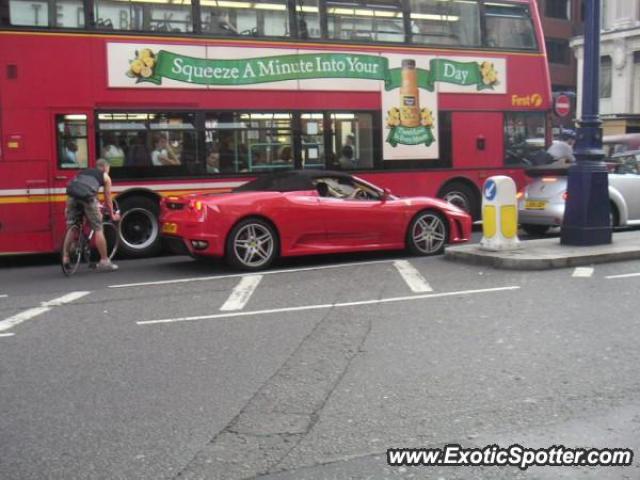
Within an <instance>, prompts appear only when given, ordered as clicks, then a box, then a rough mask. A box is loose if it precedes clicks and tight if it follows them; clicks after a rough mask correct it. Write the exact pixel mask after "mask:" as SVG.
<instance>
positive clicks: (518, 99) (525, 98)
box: [511, 93, 542, 107]
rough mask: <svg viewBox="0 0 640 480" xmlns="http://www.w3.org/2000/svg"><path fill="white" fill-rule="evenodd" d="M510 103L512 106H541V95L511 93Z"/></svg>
mask: <svg viewBox="0 0 640 480" xmlns="http://www.w3.org/2000/svg"><path fill="white" fill-rule="evenodd" d="M511 105H512V106H514V107H541V106H542V95H540V94H539V93H532V94H531V95H511Z"/></svg>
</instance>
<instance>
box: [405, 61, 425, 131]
mask: <svg viewBox="0 0 640 480" xmlns="http://www.w3.org/2000/svg"><path fill="white" fill-rule="evenodd" d="M400 125H402V126H403V127H418V126H420V92H419V90H418V71H417V70H416V61H415V60H411V59H408V60H402V84H401V86H400Z"/></svg>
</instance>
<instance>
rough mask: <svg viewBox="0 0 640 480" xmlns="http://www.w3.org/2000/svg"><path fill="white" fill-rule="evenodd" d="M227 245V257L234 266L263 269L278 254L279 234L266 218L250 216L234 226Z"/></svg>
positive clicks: (246, 268)
mask: <svg viewBox="0 0 640 480" xmlns="http://www.w3.org/2000/svg"><path fill="white" fill-rule="evenodd" d="M226 247H227V249H226V259H227V262H228V263H229V264H230V265H231V266H232V267H236V268H239V269H242V270H261V269H263V268H267V267H268V266H269V265H271V264H272V263H273V261H274V260H275V259H276V257H277V256H278V250H279V244H278V234H277V232H276V231H275V229H274V228H273V227H272V226H271V225H270V224H269V223H268V222H266V221H265V220H262V219H260V218H248V219H246V220H242V221H241V222H240V223H238V224H237V225H236V226H235V227H233V229H232V230H231V233H230V234H229V236H228V238H227V245H226Z"/></svg>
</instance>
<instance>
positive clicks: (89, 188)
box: [67, 174, 100, 200]
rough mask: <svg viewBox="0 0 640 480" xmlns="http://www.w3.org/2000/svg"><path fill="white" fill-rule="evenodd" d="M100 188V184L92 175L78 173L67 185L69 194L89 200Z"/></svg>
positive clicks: (79, 198)
mask: <svg viewBox="0 0 640 480" xmlns="http://www.w3.org/2000/svg"><path fill="white" fill-rule="evenodd" d="M99 190H100V184H99V183H98V180H97V179H96V178H95V177H92V176H91V175H82V174H80V175H78V176H77V177H76V178H74V179H73V180H71V181H70V182H69V184H68V185H67V195H69V196H70V197H73V198H76V199H78V200H89V199H91V198H93V197H95V196H96V195H98V191H99Z"/></svg>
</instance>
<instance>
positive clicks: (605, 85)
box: [600, 56, 612, 98]
mask: <svg viewBox="0 0 640 480" xmlns="http://www.w3.org/2000/svg"><path fill="white" fill-rule="evenodd" d="M611 73H612V72H611V57H609V56H605V57H600V98H611Z"/></svg>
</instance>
